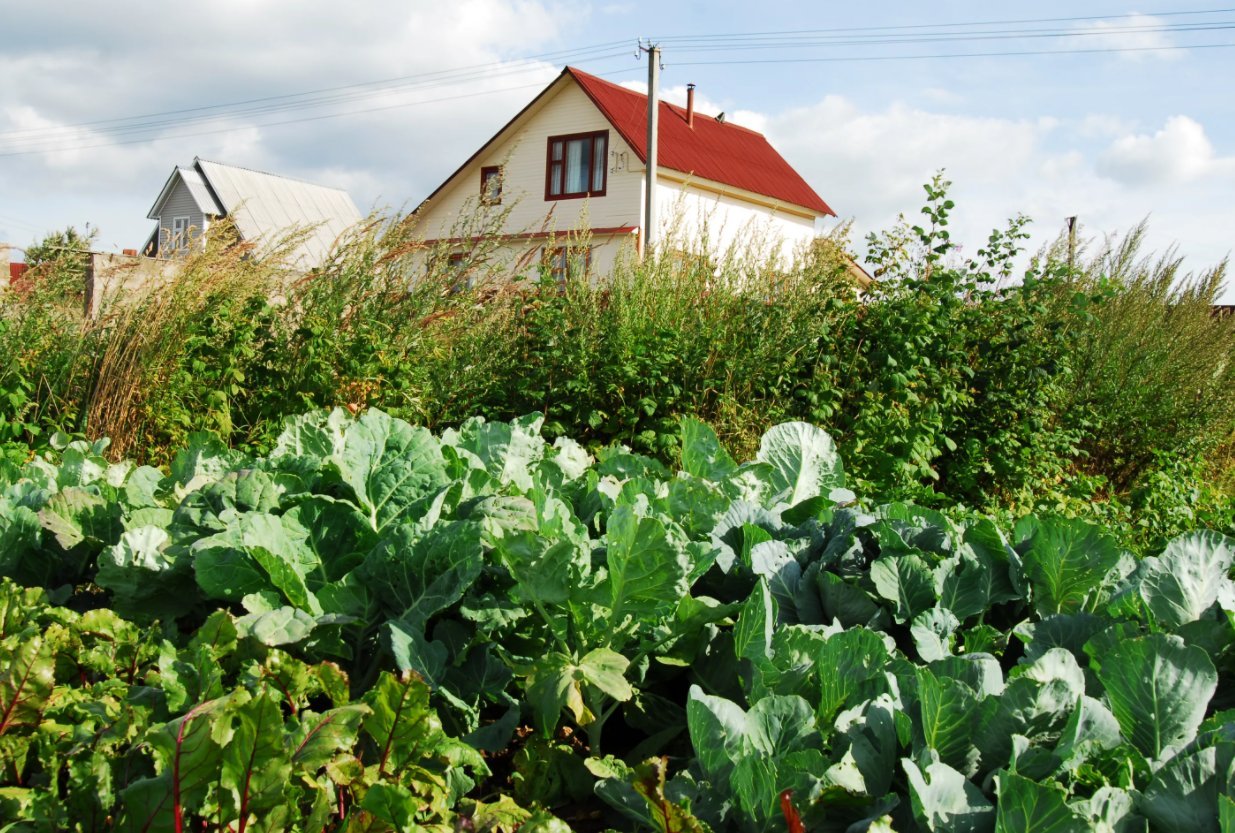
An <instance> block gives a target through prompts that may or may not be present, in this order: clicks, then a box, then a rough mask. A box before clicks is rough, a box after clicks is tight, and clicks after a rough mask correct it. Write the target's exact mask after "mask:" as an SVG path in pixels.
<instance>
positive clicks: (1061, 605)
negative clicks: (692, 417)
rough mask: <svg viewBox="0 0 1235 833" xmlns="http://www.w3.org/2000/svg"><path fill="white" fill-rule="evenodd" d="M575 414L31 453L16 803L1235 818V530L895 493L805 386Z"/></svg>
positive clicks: (167, 825) (873, 819)
mask: <svg viewBox="0 0 1235 833" xmlns="http://www.w3.org/2000/svg"><path fill="white" fill-rule="evenodd" d="M542 421H543V420H542V417H540V416H539V415H533V416H531V417H525V418H522V419H518V420H514V421H511V422H506V423H502V422H488V421H485V420H482V419H479V418H475V419H472V420H469V421H467V422H466V423H464V424H463V425H461V426H459V427H458V428H457V429H449V430H447V431H444V432H442V433H441V434H440V435H435V434H433V433H431V432H429V431H428V430H426V429H424V428H419V427H414V426H412V425H410V424H408V423H406V422H404V421H402V420H399V419H396V418H394V417H391V416H389V415H387V414H385V413H383V412H381V411H377V410H369V411H366V412H365V413H364V414H363V415H362V416H360V417H359V418H356V417H353V416H351V415H350V414H348V413H347V412H346V411H344V410H342V409H339V410H335V411H316V412H310V413H308V414H305V415H303V416H301V417H297V418H295V419H293V420H290V421H289V422H288V423H287V425H286V426H285V428H284V431H283V432H282V433H281V434H280V435H279V437H278V438H277V440H276V441H275V443H274V450H273V451H272V452H271V453H270V454H267V455H259V456H251V455H248V454H245V453H242V452H236V451H233V450H230V449H228V448H227V447H226V446H224V445H223V444H222V443H220V442H219V441H218V440H217V439H215V438H213V437H210V436H209V435H203V434H198V435H194V436H193V437H191V439H190V442H189V445H188V446H187V447H186V448H184V449H182V450H181V451H180V452H179V453H177V454H176V456H175V458H174V460H173V463H172V465H171V467H170V471H169V472H168V473H167V474H163V473H161V472H158V471H157V470H154V469H150V468H147V467H138V468H135V467H133V466H132V465H131V464H127V463H118V464H111V463H108V462H107V461H106V460H105V459H104V458H103V457H102V456H101V455H102V452H103V450H104V448H103V445H104V444H102V443H98V444H95V445H89V444H87V443H85V442H84V441H81V440H77V441H74V442H70V443H68V444H67V445H65V446H64V447H63V449H62V450H61V451H58V452H48V453H44V454H42V455H39V456H37V457H34V458H33V459H31V460H29V461H27V462H25V463H24V464H23V465H22V466H21V467H19V468H18V467H14V468H11V469H5V470H3V474H2V476H3V480H2V481H0V540H3V541H5V543H6V546H5V548H4V549H3V550H0V553H3V554H4V556H3V557H4V559H5V560H4V562H3V573H4V576H5V579H4V581H3V582H0V814H2V815H0V818H3V819H4V820H5V822H6V823H8V822H10V821H12V822H16V823H18V824H20V825H25V828H30V829H35V830H41V829H65V830H83V831H84V830H130V829H136V830H140V829H175V828H176V826H177V825H180V826H182V827H183V828H185V829H201V828H202V827H203V826H205V827H206V829H211V830H214V829H229V828H230V829H233V830H241V829H245V830H247V829H254V830H257V829H284V830H305V831H308V830H314V831H316V830H320V829H323V828H326V829H344V830H350V829H365V830H368V829H375V830H387V829H389V830H404V829H409V828H412V827H421V826H424V827H430V828H434V829H437V830H447V829H458V828H461V827H467V826H469V825H471V826H472V827H473V828H475V827H478V826H479V827H485V828H486V829H488V828H487V827H486V826H489V827H492V829H494V830H502V829H510V828H511V827H513V826H514V825H519V824H522V825H525V826H531V827H532V828H533V829H535V828H536V827H539V826H544V827H552V828H554V829H555V830H558V831H560V830H561V827H562V824H563V822H561V821H560V820H558V819H556V818H554V817H553V816H551V815H549V814H548V812H546V809H544V808H547V809H548V810H555V811H558V812H561V813H563V814H567V813H569V814H571V817H572V818H587V819H590V820H592V821H595V822H597V823H599V824H603V825H605V826H615V825H619V824H626V825H629V824H635V825H637V826H639V827H640V828H644V829H651V830H660V831H668V830H671V829H672V830H691V831H700V833H701V831H705V830H711V831H717V833H722V832H727V831H737V832H738V833H762V832H763V831H772V830H777V829H780V825H781V824H782V823H784V822H783V821H782V819H795V820H796V821H794V822H792V823H793V824H797V823H801V824H802V825H803V826H804V827H805V829H810V830H816V829H817V830H824V831H830V830H838V831H840V830H848V829H862V827H863V826H865V827H867V828H868V829H885V830H886V829H889V826H891V827H892V828H893V829H899V830H913V829H925V830H956V829H962V830H1001V829H1006V830H1019V829H1045V830H1055V829H1058V830H1073V829H1077V830H1080V829H1091V828H1094V827H1098V828H1101V827H1102V825H1107V826H1108V827H1110V828H1111V829H1145V830H1173V829H1184V828H1186V829H1203V830H1220V829H1221V828H1220V826H1219V824H1220V818H1221V814H1223V813H1227V812H1229V808H1228V807H1227V806H1226V804H1225V803H1224V799H1229V798H1230V796H1231V795H1232V786H1233V785H1232V784H1231V783H1229V781H1230V773H1231V771H1232V769H1231V762H1232V760H1233V759H1235V744H1233V743H1232V741H1231V740H1230V739H1231V737H1232V736H1233V734H1232V733H1235V722H1233V721H1232V719H1231V718H1232V712H1231V711H1230V710H1229V705H1230V692H1229V685H1230V681H1231V675H1232V673H1233V671H1235V666H1233V665H1232V661H1231V660H1232V650H1235V625H1233V623H1235V583H1233V582H1232V580H1231V578H1230V573H1231V569H1232V565H1233V563H1235V541H1232V539H1230V538H1227V537H1226V536H1224V535H1222V534H1220V533H1217V532H1211V531H1199V532H1192V533H1188V534H1184V535H1181V536H1178V537H1176V538H1174V539H1172V540H1171V541H1170V542H1169V543H1168V544H1167V545H1166V546H1165V548H1163V549H1162V550H1161V551H1160V552H1156V553H1154V554H1153V555H1150V556H1148V557H1144V558H1138V557H1137V556H1136V555H1135V554H1133V553H1131V552H1128V551H1126V550H1124V549H1122V548H1121V547H1120V546H1119V545H1118V543H1117V542H1116V541H1115V539H1113V538H1112V537H1111V536H1110V535H1109V534H1107V533H1106V532H1105V531H1103V530H1102V529H1100V528H1098V527H1095V526H1092V525H1090V524H1088V523H1086V522H1084V521H1082V520H1079V519H1075V518H1061V517H1056V516H1047V515H1044V516H1041V517H1033V516H1030V517H1026V518H1024V519H1022V520H1021V521H1020V522H1018V523H1017V524H1016V525H1015V526H1014V527H1013V528H1011V529H1001V528H1000V526H999V525H998V524H996V523H995V522H993V521H991V520H990V519H987V518H981V517H978V516H973V515H968V516H960V515H957V516H955V517H950V516H948V515H945V514H943V513H941V512H938V511H935V510H932V509H929V508H924V507H922V506H918V505H915V504H911V503H905V502H892V503H883V504H879V505H873V504H871V503H865V502H862V501H861V500H860V499H859V498H858V497H857V496H856V495H854V493H853V492H851V491H849V490H848V488H847V484H848V483H849V482H850V481H849V480H848V479H847V478H848V474H847V473H846V471H845V466H843V465H842V462H841V457H840V455H839V454H838V452H837V449H836V446H835V444H834V442H833V440H832V438H831V437H830V436H829V435H828V434H827V433H826V432H824V431H822V430H821V429H819V428H816V427H813V426H809V425H806V424H803V423H787V424H782V425H779V426H776V427H774V428H772V429H770V430H769V431H768V432H766V433H765V434H764V436H763V437H762V438H761V441H760V444H759V446H760V450H759V453H758V455H757V456H756V459H754V460H752V461H750V462H747V463H741V464H739V463H737V462H736V461H735V460H734V458H733V456H731V455H730V453H729V452H728V450H726V449H725V448H724V447H723V446H722V445H721V443H720V441H719V439H718V437H717V436H716V434H715V433H714V432H713V431H712V430H711V429H710V428H708V427H707V426H706V425H705V424H704V423H702V422H698V421H686V422H685V423H684V424H683V427H682V431H681V433H680V435H679V443H680V447H681V449H682V451H681V457H680V462H681V469H682V470H681V471H678V472H677V473H676V474H675V473H672V472H671V471H670V470H669V469H667V468H666V467H665V466H663V465H662V464H660V463H658V462H657V461H655V460H653V459H651V458H649V457H644V456H640V455H637V454H635V453H632V452H630V451H629V450H627V449H623V448H621V447H610V448H608V449H605V450H603V451H601V452H600V453H598V454H597V455H596V457H595V458H593V457H591V456H590V455H588V454H587V452H586V451H584V449H583V448H582V447H581V446H580V445H579V444H577V443H575V442H573V441H570V440H567V439H565V438H561V437H559V438H557V439H556V440H555V441H554V442H553V443H552V444H550V443H549V442H548V441H547V440H546V439H544V438H543V437H542V435H541V433H540V431H541V426H542ZM32 518H33V522H32ZM12 576H16V577H18V578H19V579H20V581H21V583H22V584H24V585H26V587H23V586H21V585H19V584H17V583H14V582H13V581H12V580H10V577H12ZM49 593H55V594H56V597H57V600H58V601H60V602H63V603H64V606H57V605H55V604H53V603H52V602H51V600H50V598H49V595H48V594H49ZM122 614H123V615H122ZM618 727H620V731H619V730H617V728H618ZM512 795H513V796H514V799H515V800H514V801H512V800H511V796H512ZM494 796H500V797H499V798H497V799H496V800H495V799H494ZM575 813H579V814H580V815H578V816H576V815H574V814H575ZM855 825H856V826H857V827H856V828H855V827H854V826H855ZM25 828H23V827H19V828H18V829H25Z"/></svg>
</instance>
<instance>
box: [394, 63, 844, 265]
mask: <svg viewBox="0 0 1235 833" xmlns="http://www.w3.org/2000/svg"><path fill="white" fill-rule="evenodd" d="M693 93H694V91H693V88H692V89H691V91H690V94H689V98H688V101H687V106H686V108H682V107H677V106H675V105H672V104H669V103H667V102H664V101H662V102H660V111H659V116H658V118H659V126H660V129H659V138H658V149H657V159H658V165H657V197H656V199H657V209H656V213H657V217H658V225H659V227H660V229H659V230H658V233H657V235H656V240H657V244H656V245H657V247H658V248H660V249H666V248H675V247H682V248H688V249H689V248H692V247H693V248H695V249H696V253H698V249H699V248H700V247H704V246H706V249H707V252H706V254H708V255H709V256H716V255H719V254H721V253H723V252H724V251H725V250H726V249H728V248H729V247H730V246H731V245H734V246H739V247H749V246H756V247H757V246H759V245H763V246H765V247H766V248H767V250H768V256H770V257H776V258H778V259H781V260H784V261H787V260H788V258H789V257H790V256H791V255H792V253H793V252H794V251H795V249H797V248H799V247H803V246H804V245H806V244H809V242H810V241H811V240H812V239H814V237H815V236H816V230H815V221H816V220H817V219H819V218H822V217H826V216H835V212H833V211H832V209H831V208H830V207H829V206H828V204H827V203H826V202H824V201H823V200H822V199H821V198H820V197H819V195H818V194H816V193H815V191H814V190H813V189H812V188H811V187H810V186H809V185H808V184H807V183H806V182H805V180H803V179H802V177H801V176H800V175H799V174H798V173H797V172H796V171H795V170H794V169H793V168H792V167H790V165H789V163H788V162H786V161H785V160H784V158H783V157H781V155H780V154H779V153H777V152H776V150H775V149H774V148H773V147H772V146H771V145H770V144H769V143H768V140H767V139H765V138H764V137H763V136H762V135H761V134H759V133H756V132H755V131H753V130H749V129H747V128H745V127H740V126H738V125H735V124H731V123H728V122H725V121H724V120H723V117H721V116H717V117H713V116H704V115H701V114H699V113H696V112H694V107H693V100H694V96H693ZM646 145H647V96H645V95H642V94H640V93H637V92H634V91H633V90H629V89H627V88H625V87H622V86H619V85H617V84H613V83H611V82H609V81H604V80H601V79H600V78H597V77H595V76H593V75H588V74H587V73H585V72H581V71H579V70H577V69H574V68H573V67H567V68H566V69H565V70H563V71H562V73H561V75H559V76H558V77H557V79H556V80H555V81H553V82H552V83H551V84H549V86H548V87H546V88H545V89H544V90H543V91H542V92H541V93H540V94H539V95H538V96H536V98H535V99H533V100H532V102H531V103H530V104H528V105H527V106H526V107H524V108H523V110H522V111H521V112H520V113H519V114H518V115H516V116H515V117H514V118H513V119H512V120H511V121H510V122H509V123H507V125H506V126H505V127H503V128H502V129H501V130H499V131H498V133H497V134H496V135H495V136H494V137H493V138H491V139H490V140H489V141H488V142H486V143H485V145H484V146H483V147H481V148H480V150H478V151H477V152H476V153H474V154H473V155H472V157H471V158H470V159H468V160H467V161H466V162H464V163H463V165H462V167H460V168H459V169H458V170H457V171H455V173H453V174H452V175H451V176H450V178H449V179H447V180H446V181H445V182H444V183H442V185H441V186H440V187H438V189H437V190H436V191H434V192H433V193H432V194H431V195H430V196H429V198H428V199H426V200H425V202H424V203H423V204H422V205H421V206H420V208H419V209H418V210H417V213H418V215H419V217H420V221H421V226H420V228H421V233H422V234H423V235H424V236H425V237H426V239H427V242H432V243H442V244H445V245H447V246H451V247H453V248H454V249H455V253H454V254H452V255H451V260H452V262H454V263H458V264H460V265H465V258H466V257H467V254H466V253H467V252H468V251H469V249H470V248H471V247H472V246H473V245H474V241H475V239H476V238H475V237H472V236H469V234H470V232H469V231H461V230H462V229H469V228H474V225H472V226H469V223H468V221H467V217H468V215H469V212H474V211H476V210H477V208H478V207H479V208H480V209H481V210H486V209H493V210H494V211H495V212H497V211H501V212H506V213H505V216H504V217H502V215H501V214H499V213H495V214H494V216H496V217H502V228H501V229H499V231H500V233H501V235H502V236H501V240H502V241H503V242H502V253H503V255H504V256H505V257H506V258H507V260H508V261H509V263H510V264H514V265H516V270H521V269H522V268H523V267H524V266H525V265H530V266H531V267H532V268H539V266H540V265H541V264H544V265H545V266H547V267H548V268H549V269H550V271H551V272H552V273H553V274H555V275H556V276H558V277H562V276H563V275H564V273H565V272H566V270H567V269H568V268H571V267H570V264H572V263H573V264H574V265H576V266H578V265H582V266H583V267H584V268H588V269H589V271H590V272H591V273H593V274H606V273H607V272H608V270H610V269H611V268H612V266H613V264H614V262H615V261H616V259H617V258H618V257H619V256H620V255H621V254H622V252H623V251H626V252H628V253H634V252H637V251H638V250H639V248H640V247H641V245H642V238H643V225H644V220H643V214H644V188H645V186H644V174H645V171H646ZM581 227H586V228H587V229H588V230H589V231H590V236H589V238H588V240H587V242H586V250H585V251H584V252H582V256H578V257H574V258H570V259H568V257H567V254H568V252H567V250H566V248H565V246H564V245H563V244H564V243H566V242H568V241H569V240H570V238H571V233H572V232H574V231H576V230H578V229H579V228H581ZM576 254H578V253H576Z"/></svg>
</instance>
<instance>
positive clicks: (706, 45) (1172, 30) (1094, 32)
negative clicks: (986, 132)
mask: <svg viewBox="0 0 1235 833" xmlns="http://www.w3.org/2000/svg"><path fill="white" fill-rule="evenodd" d="M1228 29H1235V21H1226V20H1224V21H1215V22H1210V23H1203V24H1188V25H1184V26H1175V27H1172V26H1128V27H1112V28H1109V29H1086V30H1084V31H1069V30H1064V29H1048V30H1041V29H1038V30H1016V29H1010V30H998V31H990V32H980V33H974V32H959V33H949V32H945V33H931V34H929V35H886V36H875V37H869V38H863V39H856V38H840V37H834V36H822V35H821V36H817V37H816V36H811V37H805V36H802V37H799V36H786V37H781V38H777V39H775V40H768V39H762V38H760V37H754V38H747V37H745V36H742V35H734V36H732V37H731V38H728V39H725V40H708V41H702V42H700V43H698V44H696V43H695V42H694V41H689V40H683V41H681V42H679V43H678V44H677V45H676V46H675V49H674V51H675V52H709V51H722V50H748V49H786V48H788V49H801V48H808V47H816V46H879V45H884V44H902V43H949V42H954V41H955V42H965V41H984V40H1020V39H1041V38H1060V39H1064V38H1089V37H1112V36H1117V35H1154V34H1162V35H1165V34H1179V33H1188V32H1217V31H1224V30H1228Z"/></svg>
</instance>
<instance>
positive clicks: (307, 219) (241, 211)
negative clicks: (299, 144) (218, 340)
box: [143, 159, 362, 270]
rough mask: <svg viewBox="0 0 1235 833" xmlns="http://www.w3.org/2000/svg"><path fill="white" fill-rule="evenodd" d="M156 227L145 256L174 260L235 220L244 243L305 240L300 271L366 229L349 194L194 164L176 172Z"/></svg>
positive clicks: (153, 211) (155, 210) (297, 255)
mask: <svg viewBox="0 0 1235 833" xmlns="http://www.w3.org/2000/svg"><path fill="white" fill-rule="evenodd" d="M146 216H147V217H149V218H150V219H151V220H155V221H157V225H156V226H155V229H154V231H153V232H152V233H151V235H150V239H149V240H148V241H147V242H146V247H145V249H144V252H143V253H144V254H147V255H150V256H152V257H172V256H175V255H176V254H179V253H183V252H185V251H188V249H189V248H191V247H192V246H193V245H194V243H195V242H199V241H200V240H201V239H202V238H204V237H205V235H206V234H208V233H209V230H210V224H211V223H212V222H215V221H217V220H218V219H220V218H222V217H230V218H231V220H232V221H233V222H234V223H235V225H236V230H237V232H238V233H239V234H240V238H241V239H242V240H244V241H246V242H250V243H254V244H257V245H259V246H260V245H263V244H271V243H276V242H279V241H280V240H282V239H283V238H284V237H285V236H286V235H288V234H290V233H293V232H300V233H301V234H302V237H301V239H299V240H298V241H297V245H296V246H295V248H294V249H293V250H292V251H291V253H290V255H289V263H290V265H292V266H295V267H297V268H300V269H305V270H308V269H312V268H314V267H316V266H319V265H321V263H322V261H323V260H324V259H325V257H326V255H327V254H328V253H329V251H330V249H331V247H332V246H333V245H334V243H335V241H336V240H338V239H339V237H340V235H342V234H344V233H345V232H346V231H347V230H348V229H350V228H352V227H353V226H355V225H356V224H357V223H359V222H360V221H361V219H362V218H361V215H360V212H359V211H357V210H356V205H355V203H353V202H352V198H351V197H349V196H348V194H347V192H346V191H343V190H341V189H339V188H329V187H327V186H324V185H314V184H313V183H311V182H304V181H302V180H298V179H292V178H290V177H285V176H279V175H277V174H269V173H263V172H262V171H252V170H249V169H247V168H238V167H235V166H232V165H224V164H222V163H219V162H210V161H208V160H206V159H194V160H193V164H192V165H190V166H189V167H184V168H181V167H177V168H176V169H175V170H173V171H172V173H171V176H169V177H168V178H167V182H166V183H165V184H164V185H163V190H162V191H160V192H159V196H158V199H156V200H155V201H154V205H153V206H151V208H150V212H149V213H148V214H147V215H146Z"/></svg>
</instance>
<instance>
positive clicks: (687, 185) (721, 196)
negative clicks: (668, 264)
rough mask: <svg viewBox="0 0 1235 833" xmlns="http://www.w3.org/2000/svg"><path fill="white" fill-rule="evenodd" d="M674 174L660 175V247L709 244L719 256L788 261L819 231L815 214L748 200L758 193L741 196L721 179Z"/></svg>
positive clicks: (690, 248)
mask: <svg viewBox="0 0 1235 833" xmlns="http://www.w3.org/2000/svg"><path fill="white" fill-rule="evenodd" d="M671 176H673V174H672V173H670V172H662V174H661V176H660V177H659V178H658V179H657V188H656V194H657V196H656V199H657V208H656V213H657V219H658V223H657V225H658V226H659V227H660V233H659V235H658V238H657V239H658V246H659V248H660V249H662V250H665V249H682V250H686V251H698V250H699V249H701V248H705V249H706V250H707V253H708V254H709V255H710V256H711V257H712V258H713V259H716V260H721V259H724V258H726V257H733V258H738V259H748V258H751V259H757V260H759V261H764V262H766V261H767V260H771V259H774V260H777V261H779V263H780V265H782V266H788V265H790V264H791V263H792V261H793V258H794V255H795V253H796V252H797V251H798V250H799V249H801V248H802V247H804V246H805V245H806V244H808V243H809V242H810V241H811V240H812V239H814V237H815V219H814V217H802V216H800V215H799V214H796V213H791V211H790V210H787V207H776V206H773V205H760V204H758V203H755V202H750V201H749V200H750V199H759V196H758V195H754V194H752V195H749V197H746V198H743V197H745V195H744V194H739V193H738V192H735V191H734V190H733V189H729V188H726V187H725V186H723V185H721V184H719V183H713V182H708V181H702V180H701V181H690V180H687V181H686V182H678V181H675V180H673V179H671V178H669V177H671ZM718 192H725V193H718ZM763 200H764V202H768V200H767V198H763Z"/></svg>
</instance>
